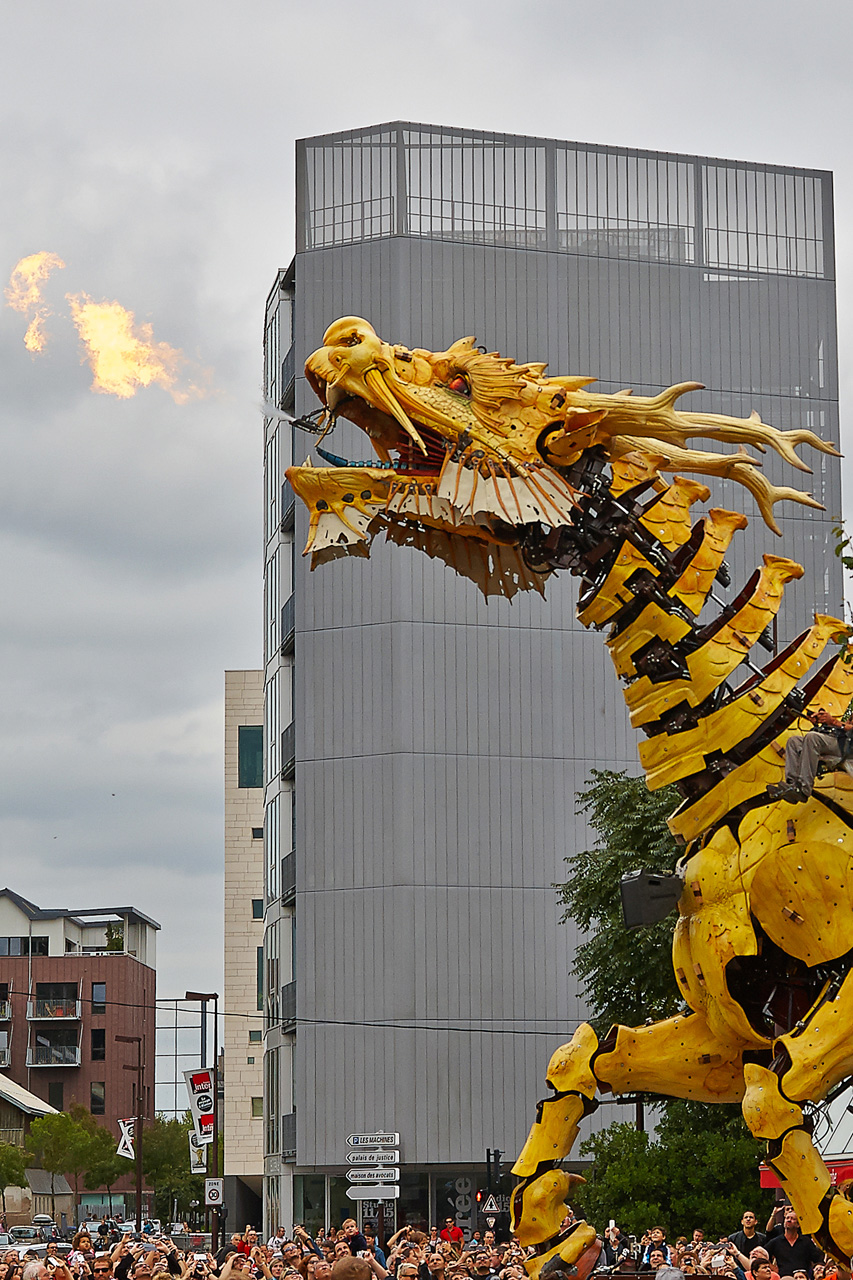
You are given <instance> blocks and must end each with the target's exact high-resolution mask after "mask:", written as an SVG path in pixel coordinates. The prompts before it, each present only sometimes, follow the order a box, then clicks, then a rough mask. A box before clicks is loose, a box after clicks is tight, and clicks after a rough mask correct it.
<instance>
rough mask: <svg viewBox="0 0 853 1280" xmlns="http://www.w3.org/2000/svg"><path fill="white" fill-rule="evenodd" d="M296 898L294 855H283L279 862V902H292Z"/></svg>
mask: <svg viewBox="0 0 853 1280" xmlns="http://www.w3.org/2000/svg"><path fill="white" fill-rule="evenodd" d="M295 897H296V855H295V854H294V853H288V854H285V856H284V857H283V858H282V860H281V900H282V902H292V901H293V899H294V898H295Z"/></svg>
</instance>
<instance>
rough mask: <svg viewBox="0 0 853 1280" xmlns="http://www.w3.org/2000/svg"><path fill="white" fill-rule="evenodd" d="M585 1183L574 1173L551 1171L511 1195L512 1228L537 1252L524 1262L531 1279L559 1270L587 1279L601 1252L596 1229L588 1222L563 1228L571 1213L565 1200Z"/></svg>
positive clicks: (519, 1186) (536, 1279) (521, 1183)
mask: <svg viewBox="0 0 853 1280" xmlns="http://www.w3.org/2000/svg"><path fill="white" fill-rule="evenodd" d="M583 1181H584V1179H583V1178H581V1177H579V1176H578V1175H577V1174H575V1173H565V1172H564V1171H563V1170H562V1169H549V1170H548V1171H547V1172H546V1173H541V1174H539V1176H538V1177H535V1178H525V1180H524V1181H523V1182H520V1183H519V1184H518V1186H517V1187H516V1188H515V1190H514V1191H513V1193H512V1226H513V1231H514V1232H515V1234H516V1236H517V1237H518V1241H519V1243H520V1244H521V1245H522V1246H523V1247H524V1248H530V1247H531V1246H533V1247H534V1248H535V1250H536V1252H535V1253H534V1254H532V1256H531V1257H529V1258H528V1259H527V1260H526V1261H525V1264H524V1265H525V1267H526V1268H527V1274H528V1275H529V1276H530V1277H531V1280H538V1277H539V1276H542V1278H543V1280H545V1277H546V1276H550V1275H552V1274H553V1273H554V1272H556V1271H562V1272H565V1273H566V1274H567V1275H571V1276H577V1277H578V1278H579V1280H585V1277H586V1276H587V1275H589V1273H590V1271H592V1269H593V1267H594V1266H595V1264H596V1262H597V1260H598V1255H599V1253H600V1251H601V1250H600V1245H598V1244H597V1243H596V1235H595V1228H594V1227H591V1226H590V1225H589V1223H587V1222H573V1223H572V1224H571V1226H569V1227H567V1228H565V1229H564V1228H563V1220H564V1219H565V1217H566V1214H567V1213H568V1212H569V1206H568V1205H567V1204H566V1197H567V1196H568V1195H569V1193H570V1191H571V1189H572V1187H575V1186H577V1185H578V1184H579V1183H582V1182H583Z"/></svg>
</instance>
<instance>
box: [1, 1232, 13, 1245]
mask: <svg viewBox="0 0 853 1280" xmlns="http://www.w3.org/2000/svg"><path fill="white" fill-rule="evenodd" d="M14 1243H15V1242H14V1240H13V1239H12V1237H11V1236H10V1235H9V1232H8V1231H0V1249H3V1248H5V1247H6V1246H7V1245H12V1244H14Z"/></svg>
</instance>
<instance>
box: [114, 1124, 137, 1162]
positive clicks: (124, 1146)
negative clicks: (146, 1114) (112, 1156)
mask: <svg viewBox="0 0 853 1280" xmlns="http://www.w3.org/2000/svg"><path fill="white" fill-rule="evenodd" d="M135 1125H136V1121H135V1120H119V1122H118V1127H119V1131H120V1133H121V1137H120V1138H119V1140H118V1146H117V1147H116V1155H117V1156H124V1158H125V1159H126V1160H135V1159H136V1152H135V1151H134V1149H133V1130H134V1127H135Z"/></svg>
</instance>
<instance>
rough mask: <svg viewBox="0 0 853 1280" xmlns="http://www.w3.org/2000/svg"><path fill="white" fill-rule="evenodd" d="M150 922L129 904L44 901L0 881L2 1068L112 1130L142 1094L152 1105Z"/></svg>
mask: <svg viewBox="0 0 853 1280" xmlns="http://www.w3.org/2000/svg"><path fill="white" fill-rule="evenodd" d="M159 928H160V926H159V925H158V924H157V923H156V921H154V920H151V919H150V918H149V917H148V916H145V915H143V914H142V912H140V911H137V910H136V909H135V908H133V907H104V908H86V909H84V910H82V911H68V910H65V909H64V908H55V909H44V908H41V907H37V906H36V905H35V903H33V902H29V901H28V900H27V899H26V898H23V897H21V895H20V894H17V893H15V892H13V890H11V889H2V890H0V1072H2V1074H3V1076H4V1077H6V1078H8V1079H11V1080H13V1081H15V1082H17V1083H18V1084H20V1085H22V1086H23V1087H24V1088H25V1089H28V1090H29V1091H30V1092H31V1093H32V1094H35V1096H36V1097H37V1098H41V1099H42V1100H43V1101H44V1102H47V1103H49V1104H50V1106H51V1107H54V1108H56V1110H57V1111H67V1110H68V1109H69V1108H70V1107H71V1106H73V1105H74V1104H75V1103H76V1104H81V1105H82V1106H84V1107H86V1108H87V1109H88V1110H89V1111H91V1113H92V1114H93V1115H94V1116H97V1117H98V1119H99V1121H100V1122H101V1123H102V1124H104V1125H106V1126H107V1127H109V1128H110V1129H112V1131H113V1132H114V1133H116V1135H117V1134H118V1125H117V1121H118V1119H119V1117H125V1116H131V1115H133V1114H134V1113H135V1111H136V1073H135V1072H133V1071H125V1070H124V1069H123V1068H124V1065H125V1063H127V1064H135V1063H136V1045H134V1044H117V1043H116V1036H117V1035H126V1036H142V1037H143V1055H144V1062H145V1071H144V1075H143V1081H144V1086H143V1087H144V1093H143V1103H144V1108H145V1113H146V1115H148V1116H151V1115H152V1114H153V1097H154V1054H155V1034H154V1033H155V1023H156V1014H155V1005H154V1000H155V995H156V948H155V940H156V933H157V930H158V929H159Z"/></svg>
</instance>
